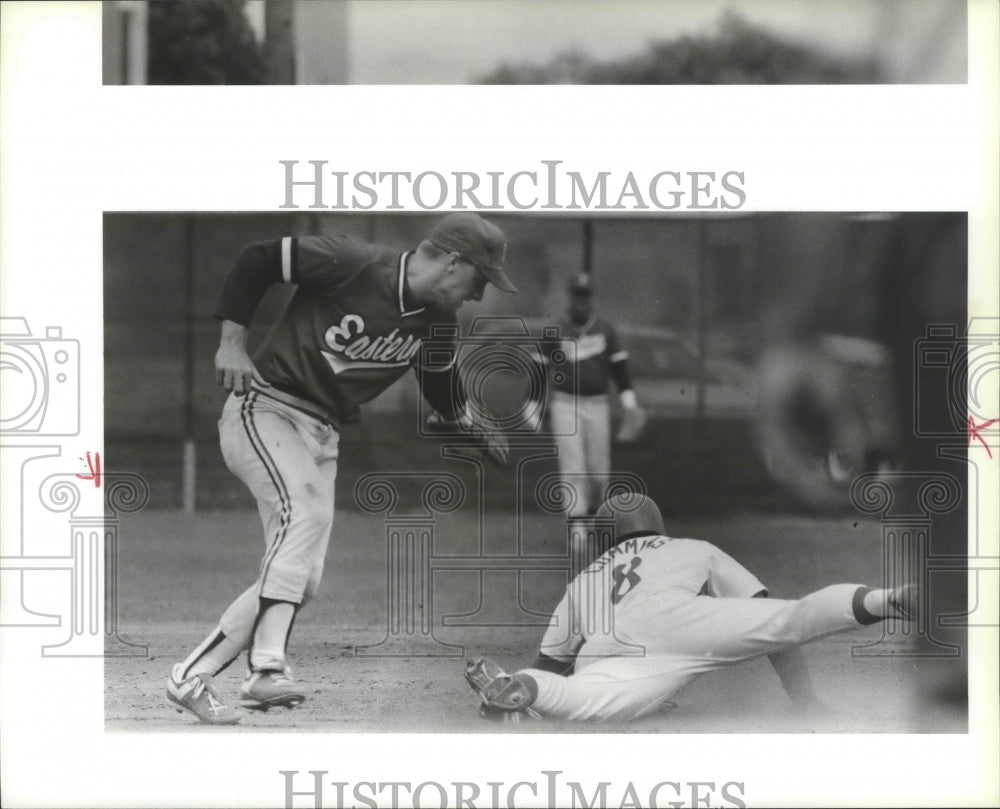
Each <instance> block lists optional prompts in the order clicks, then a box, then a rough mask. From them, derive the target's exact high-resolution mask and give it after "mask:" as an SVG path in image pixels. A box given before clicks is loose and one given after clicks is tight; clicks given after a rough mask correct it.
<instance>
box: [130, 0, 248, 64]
mask: <svg viewBox="0 0 1000 809" xmlns="http://www.w3.org/2000/svg"><path fill="white" fill-rule="evenodd" d="M243 5H244V4H243V2H242V0H186V2H173V1H172V0H152V2H150V3H149V72H148V82H149V84H260V83H263V81H264V61H263V57H262V54H261V49H260V46H259V45H258V44H257V40H256V39H255V38H254V35H253V30H252V29H251V28H250V23H249V22H248V21H247V18H246V16H245V15H244V14H243Z"/></svg>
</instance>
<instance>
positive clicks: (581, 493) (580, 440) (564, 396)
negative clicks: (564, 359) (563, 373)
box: [549, 391, 611, 517]
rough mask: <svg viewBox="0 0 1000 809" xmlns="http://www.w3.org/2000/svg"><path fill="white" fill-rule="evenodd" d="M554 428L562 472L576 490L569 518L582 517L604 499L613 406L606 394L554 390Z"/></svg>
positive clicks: (552, 414) (609, 462)
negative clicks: (583, 393)
mask: <svg viewBox="0 0 1000 809" xmlns="http://www.w3.org/2000/svg"><path fill="white" fill-rule="evenodd" d="M549 413H550V417H551V419H552V431H553V433H554V434H555V439H556V446H557V447H558V448H559V473H560V475H561V476H562V479H563V480H564V481H565V482H566V483H567V484H568V485H569V486H571V487H572V489H573V491H574V492H575V493H576V497H575V498H574V500H573V502H572V504H571V506H570V509H569V516H570V517H581V516H584V515H586V514H588V513H589V512H590V511H592V510H593V509H596V508H597V507H598V506H599V505H600V504H601V502H602V500H603V497H604V490H605V488H606V487H607V485H608V480H609V478H610V471H611V407H610V405H609V404H608V397H607V396H572V395H570V394H568V393H560V392H558V391H555V392H553V394H552V398H551V399H550V401H549Z"/></svg>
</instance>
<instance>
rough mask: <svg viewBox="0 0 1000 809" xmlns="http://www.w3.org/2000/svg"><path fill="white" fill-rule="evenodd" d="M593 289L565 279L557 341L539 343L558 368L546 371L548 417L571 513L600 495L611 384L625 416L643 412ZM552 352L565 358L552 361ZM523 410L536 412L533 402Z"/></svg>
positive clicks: (585, 510)
mask: <svg viewBox="0 0 1000 809" xmlns="http://www.w3.org/2000/svg"><path fill="white" fill-rule="evenodd" d="M593 292H594V290H593V286H592V284H591V280H590V276H589V275H585V274H583V275H578V276H575V277H574V278H572V279H571V280H570V283H569V287H568V294H569V304H568V306H567V308H566V314H565V316H564V317H563V318H562V320H560V321H559V337H560V340H559V341H546V342H543V343H542V345H541V349H542V352H543V356H542V358H541V361H542V362H544V363H546V364H548V365H550V366H551V367H553V368H555V367H556V366H558V367H559V369H560V370H559V372H554V373H551V374H549V386H550V390H551V395H550V397H549V417H550V419H551V422H552V425H551V426H552V432H553V434H554V436H555V440H556V442H557V445H558V447H559V472H560V474H561V475H562V477H563V480H564V482H565V484H566V485H567V486H568V487H571V488H572V490H573V491H574V492H575V494H576V496H575V497H574V498H572V499H571V501H570V502H569V503H568V509H567V511H568V515H569V516H570V517H582V516H585V515H588V514H592V513H593V512H594V510H596V509H597V507H598V506H599V505H600V504H601V502H602V501H603V499H604V488H605V487H606V486H607V483H608V477H609V474H610V470H611V401H610V398H609V396H610V393H611V388H612V383H613V384H614V387H615V388H616V389H617V391H618V396H619V399H620V402H621V405H622V409H623V410H624V411H625V412H626V413H627V414H629V416H632V415H635V414H640V413H641V412H642V411H641V409H640V407H639V405H638V402H637V400H636V397H635V392H634V391H633V390H632V383H631V381H630V379H629V374H628V352H627V351H625V350H624V349H623V348H622V347H621V345H620V343H619V341H618V332H617V331H616V330H615V328H614V326H612V325H611V323H609V322H608V321H607V320H605V319H604V318H602V317H599V316H598V315H597V314H596V312H595V310H594V301H593ZM556 352H559V353H560V354H561V356H560V357H559V359H560V360H563V358H565V360H563V361H561V362H554V361H553V357H554V355H555V353H556ZM566 368H568V371H566V370H563V369H566ZM528 410H529V412H533V413H539V412H541V408H540V407H537V406H535V405H534V404H532V406H531V407H530V408H529V409H528Z"/></svg>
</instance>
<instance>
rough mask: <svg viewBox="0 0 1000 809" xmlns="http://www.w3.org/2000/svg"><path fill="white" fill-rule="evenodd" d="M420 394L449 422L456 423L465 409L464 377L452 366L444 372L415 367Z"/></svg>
mask: <svg viewBox="0 0 1000 809" xmlns="http://www.w3.org/2000/svg"><path fill="white" fill-rule="evenodd" d="M414 371H415V372H416V374H417V383H418V384H419V385H420V393H421V394H422V395H423V397H424V399H425V400H426V401H427V404H429V405H430V406H431V407H433V408H434V409H435V410H436V411H437V412H438V413H440V414H441V415H442V416H444V417H445V418H446V419H448V420H449V421H455V420H456V419H457V418H458V416H459V414H460V413H461V412H462V411H463V410H464V409H465V402H466V395H465V387H464V385H463V384H462V377H461V376H460V375H459V373H458V370H457V369H456V368H455V367H454V366H452V367H451V368H448V369H447V370H444V371H434V370H429V369H427V368H424V367H423V366H420V365H416V366H414Z"/></svg>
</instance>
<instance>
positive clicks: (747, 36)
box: [479, 13, 878, 84]
mask: <svg viewBox="0 0 1000 809" xmlns="http://www.w3.org/2000/svg"><path fill="white" fill-rule="evenodd" d="M877 81H878V69H877V66H876V65H875V63H874V62H873V61H871V60H848V59H840V58H837V57H835V56H832V55H830V54H826V53H823V52H821V51H819V50H817V49H815V48H810V47H808V46H805V45H799V44H796V43H792V42H786V41H785V40H783V39H781V38H780V37H778V36H776V35H774V34H772V33H771V32H770V31H767V30H766V29H764V28H762V27H759V26H756V25H753V24H751V23H749V22H747V21H746V20H745V19H744V18H743V17H741V16H739V15H737V14H733V13H729V14H726V15H724V16H723V17H722V19H721V20H720V22H719V26H718V31H717V32H716V33H714V34H711V35H689V34H687V35H684V36H680V37H677V38H676V39H672V40H661V41H655V42H651V43H650V44H649V46H648V47H647V48H646V50H645V51H643V52H641V53H638V54H636V55H634V56H628V57H625V58H623V59H620V60H612V61H607V62H601V61H597V60H595V59H592V58H590V57H589V56H587V55H585V54H583V53H580V52H571V53H566V54H561V55H559V56H557V57H555V58H554V59H552V60H551V61H549V62H547V63H546V64H543V65H530V64H506V63H505V64H502V65H501V66H500V67H498V68H497V69H496V70H494V71H493V72H492V73H490V74H488V75H486V76H484V77H482V78H481V79H479V83H480V84H866V83H872V82H877Z"/></svg>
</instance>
